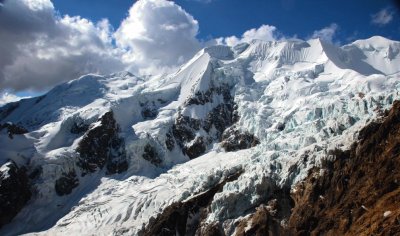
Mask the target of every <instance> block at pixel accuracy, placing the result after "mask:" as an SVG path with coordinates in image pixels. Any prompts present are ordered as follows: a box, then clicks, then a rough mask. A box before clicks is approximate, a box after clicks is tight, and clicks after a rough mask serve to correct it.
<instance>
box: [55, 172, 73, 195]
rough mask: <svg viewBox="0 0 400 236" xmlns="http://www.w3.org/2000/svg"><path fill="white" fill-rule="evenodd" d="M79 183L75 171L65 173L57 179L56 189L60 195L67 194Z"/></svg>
mask: <svg viewBox="0 0 400 236" xmlns="http://www.w3.org/2000/svg"><path fill="white" fill-rule="evenodd" d="M78 185H79V180H78V178H77V176H76V173H75V171H70V172H68V173H63V174H62V176H61V177H60V178H59V179H57V180H56V183H55V189H56V193H57V194H58V195H59V196H63V195H67V194H70V193H71V192H72V190H73V189H74V188H76V187H77V186H78Z"/></svg>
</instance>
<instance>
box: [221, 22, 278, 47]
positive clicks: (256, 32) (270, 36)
mask: <svg viewBox="0 0 400 236" xmlns="http://www.w3.org/2000/svg"><path fill="white" fill-rule="evenodd" d="M278 34H279V33H277V31H276V27H275V26H273V25H262V26H260V27H259V28H258V29H256V28H253V29H250V30H247V31H246V32H244V33H243V35H242V36H241V37H240V38H238V37H236V36H230V37H226V38H219V39H216V41H217V43H220V44H226V45H228V46H234V45H236V44H239V43H244V42H250V41H251V40H254V39H261V40H265V41H274V40H278Z"/></svg>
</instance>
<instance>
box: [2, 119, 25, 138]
mask: <svg viewBox="0 0 400 236" xmlns="http://www.w3.org/2000/svg"><path fill="white" fill-rule="evenodd" d="M3 129H7V134H8V137H9V138H10V139H13V138H14V135H21V134H26V133H28V132H29V131H28V130H27V129H25V128H24V127H22V126H21V125H16V124H13V123H10V122H8V123H5V124H0V131H1V130H3Z"/></svg>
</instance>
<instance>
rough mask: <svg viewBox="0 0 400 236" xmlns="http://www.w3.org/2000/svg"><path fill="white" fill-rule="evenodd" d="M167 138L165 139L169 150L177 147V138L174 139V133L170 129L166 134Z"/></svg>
mask: <svg viewBox="0 0 400 236" xmlns="http://www.w3.org/2000/svg"><path fill="white" fill-rule="evenodd" d="M166 137H167V138H166V140H165V146H167V148H168V150H170V151H172V150H173V149H174V147H175V140H174V135H173V133H172V132H171V131H170V132H168V133H167V134H166Z"/></svg>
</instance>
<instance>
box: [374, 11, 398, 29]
mask: <svg viewBox="0 0 400 236" xmlns="http://www.w3.org/2000/svg"><path fill="white" fill-rule="evenodd" d="M393 16H394V11H392V10H390V9H389V8H384V9H382V10H380V11H379V12H377V13H375V14H373V15H372V16H371V22H372V24H375V25H380V26H384V25H387V24H389V23H390V22H391V21H392V20H393Z"/></svg>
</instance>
